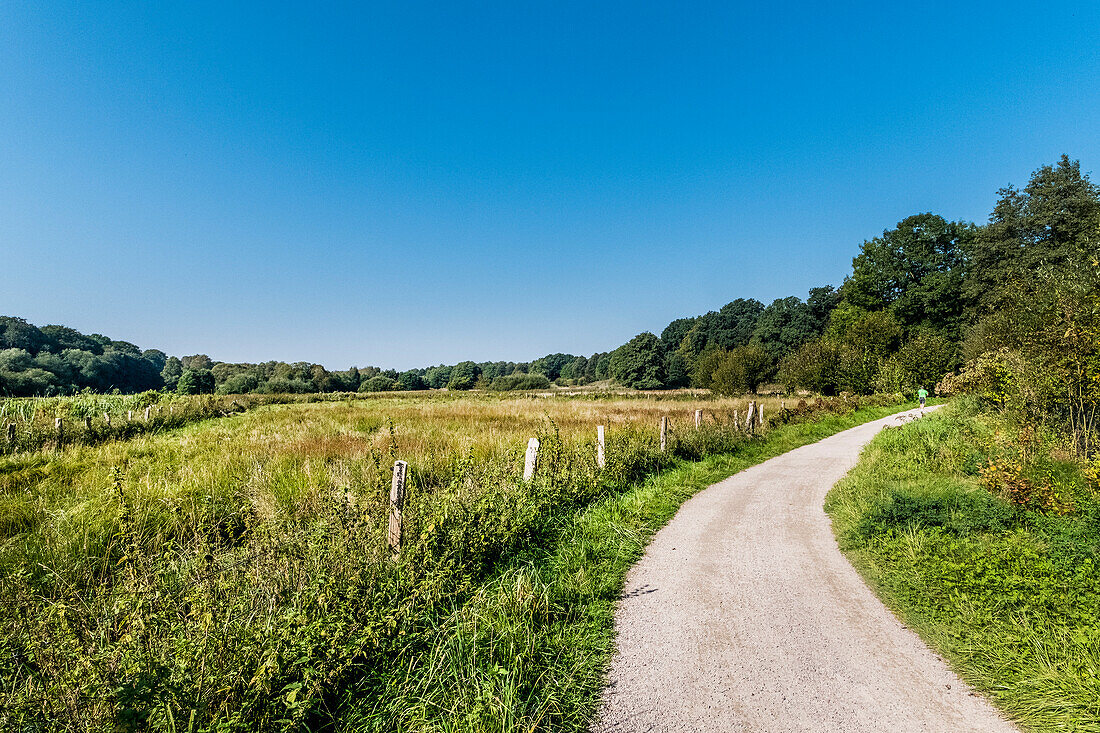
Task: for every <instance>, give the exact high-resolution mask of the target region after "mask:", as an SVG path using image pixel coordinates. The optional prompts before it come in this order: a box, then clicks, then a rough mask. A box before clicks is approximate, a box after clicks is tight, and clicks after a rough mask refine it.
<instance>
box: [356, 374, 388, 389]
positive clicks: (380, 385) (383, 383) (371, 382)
mask: <svg viewBox="0 0 1100 733" xmlns="http://www.w3.org/2000/svg"><path fill="white" fill-rule="evenodd" d="M396 384H397V383H396V382H395V381H394V380H392V379H390V378H389V377H383V376H382V375H381V374H379V375H378V376H377V377H371V378H370V379H364V380H363V381H362V383H361V384H360V385H359V391H360V392H389V391H391V390H392V389H394V387H395V386H396Z"/></svg>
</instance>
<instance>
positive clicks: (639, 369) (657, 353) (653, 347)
mask: <svg viewBox="0 0 1100 733" xmlns="http://www.w3.org/2000/svg"><path fill="white" fill-rule="evenodd" d="M609 367H610V371H611V377H612V379H614V380H615V381H616V382H618V383H619V384H622V385H624V386H627V387H633V388H634V389H660V388H661V387H662V386H664V383H665V354H664V349H662V348H661V340H660V339H658V338H657V337H656V336H654V335H653V334H652V333H650V332H648V331H646V332H645V333H640V334H638V335H637V336H635V337H634V338H632V339H631V340H630V341H628V342H627V343H625V344H623V345H622V346H620V347H619V348H617V349H615V351H613V352H612V353H611V359H610V364H609Z"/></svg>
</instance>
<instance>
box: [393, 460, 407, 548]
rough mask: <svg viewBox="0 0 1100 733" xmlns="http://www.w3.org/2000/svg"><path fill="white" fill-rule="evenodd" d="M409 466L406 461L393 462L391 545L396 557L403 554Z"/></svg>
mask: <svg viewBox="0 0 1100 733" xmlns="http://www.w3.org/2000/svg"><path fill="white" fill-rule="evenodd" d="M408 469H409V464H408V463H406V462H405V461H394V462H393V483H392V484H390V526H389V545H390V550H391V551H393V554H394V555H398V554H400V552H401V532H402V530H403V529H404V516H403V512H404V510H405V475H406V473H407V472H408Z"/></svg>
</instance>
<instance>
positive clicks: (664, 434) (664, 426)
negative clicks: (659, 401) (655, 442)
mask: <svg viewBox="0 0 1100 733" xmlns="http://www.w3.org/2000/svg"><path fill="white" fill-rule="evenodd" d="M667 449H668V415H661V452H662V453H664V452H665V451H666V450H667Z"/></svg>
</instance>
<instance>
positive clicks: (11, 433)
mask: <svg viewBox="0 0 1100 733" xmlns="http://www.w3.org/2000/svg"><path fill="white" fill-rule="evenodd" d="M8 447H9V448H12V449H14V448H15V423H13V422H10V423H8Z"/></svg>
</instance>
